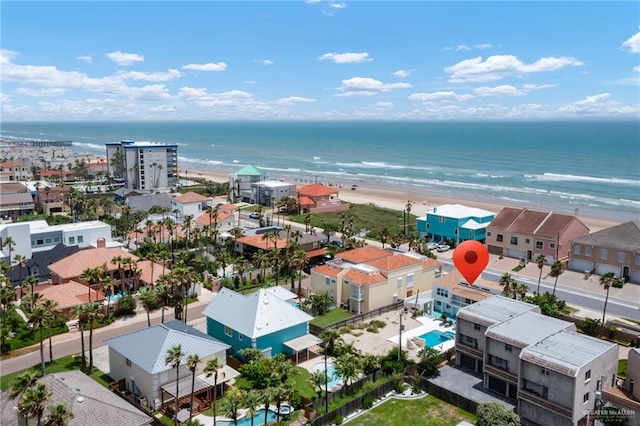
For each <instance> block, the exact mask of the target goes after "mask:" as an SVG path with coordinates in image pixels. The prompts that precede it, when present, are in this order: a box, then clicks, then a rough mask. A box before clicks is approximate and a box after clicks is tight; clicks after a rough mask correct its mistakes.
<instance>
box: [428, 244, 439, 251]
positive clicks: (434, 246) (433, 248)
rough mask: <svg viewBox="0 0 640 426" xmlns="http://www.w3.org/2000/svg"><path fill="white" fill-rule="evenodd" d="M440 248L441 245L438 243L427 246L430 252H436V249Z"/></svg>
mask: <svg viewBox="0 0 640 426" xmlns="http://www.w3.org/2000/svg"><path fill="white" fill-rule="evenodd" d="M438 246H439V244H438V243H429V244H427V248H428V249H429V250H435V249H437V248H438Z"/></svg>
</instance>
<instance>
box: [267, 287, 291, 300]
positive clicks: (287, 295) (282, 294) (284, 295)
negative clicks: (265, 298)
mask: <svg viewBox="0 0 640 426" xmlns="http://www.w3.org/2000/svg"><path fill="white" fill-rule="evenodd" d="M264 291H266V292H268V293H271V294H273V295H274V296H276V297H277V298H278V299H280V300H284V301H287V300H292V299H296V298H297V297H298V295H297V294H295V293H293V292H291V291H289V290H287V289H286V288H284V287H283V286H281V285H275V286H273V287H268V288H265V289H264Z"/></svg>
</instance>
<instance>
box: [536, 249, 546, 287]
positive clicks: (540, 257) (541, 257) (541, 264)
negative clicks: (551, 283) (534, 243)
mask: <svg viewBox="0 0 640 426" xmlns="http://www.w3.org/2000/svg"><path fill="white" fill-rule="evenodd" d="M546 260H547V256H545V255H544V253H540V254H539V255H538V257H536V263H537V264H538V269H540V275H538V289H537V290H536V293H538V294H539V293H540V281H542V268H543V267H544V263H545V261H546Z"/></svg>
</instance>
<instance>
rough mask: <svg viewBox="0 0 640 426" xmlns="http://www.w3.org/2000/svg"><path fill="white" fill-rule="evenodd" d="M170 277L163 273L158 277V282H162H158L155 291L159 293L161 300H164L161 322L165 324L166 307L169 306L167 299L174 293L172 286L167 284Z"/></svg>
mask: <svg viewBox="0 0 640 426" xmlns="http://www.w3.org/2000/svg"><path fill="white" fill-rule="evenodd" d="M168 278H169V277H168V275H161V276H160V277H159V278H158V282H159V283H160V284H158V285H157V286H156V288H155V292H156V294H157V295H158V298H159V299H160V301H161V302H162V315H161V320H160V322H161V323H163V324H164V309H165V307H166V306H167V301H168V300H169V298H170V297H171V295H172V292H171V286H169V285H167V284H165V282H166V281H168Z"/></svg>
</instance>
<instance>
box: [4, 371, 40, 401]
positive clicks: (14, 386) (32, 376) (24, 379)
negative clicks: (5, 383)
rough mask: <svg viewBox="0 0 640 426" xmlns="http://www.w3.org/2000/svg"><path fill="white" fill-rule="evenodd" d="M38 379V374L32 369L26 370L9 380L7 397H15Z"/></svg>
mask: <svg viewBox="0 0 640 426" xmlns="http://www.w3.org/2000/svg"><path fill="white" fill-rule="evenodd" d="M37 381H38V375H37V374H36V373H34V372H32V371H29V370H26V371H25V372H24V373H22V374H20V375H19V376H17V377H16V378H15V379H13V380H11V382H9V399H16V398H17V397H18V396H20V395H22V394H23V393H24V391H26V390H27V389H29V388H30V387H33V386H34V385H35V384H36V382H37Z"/></svg>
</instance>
